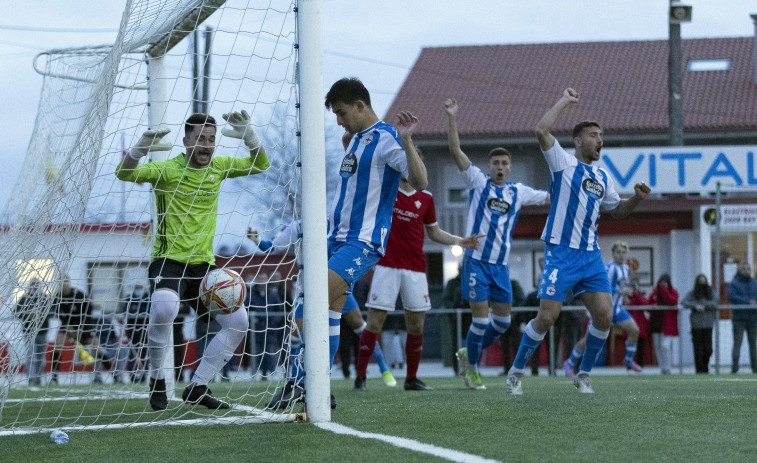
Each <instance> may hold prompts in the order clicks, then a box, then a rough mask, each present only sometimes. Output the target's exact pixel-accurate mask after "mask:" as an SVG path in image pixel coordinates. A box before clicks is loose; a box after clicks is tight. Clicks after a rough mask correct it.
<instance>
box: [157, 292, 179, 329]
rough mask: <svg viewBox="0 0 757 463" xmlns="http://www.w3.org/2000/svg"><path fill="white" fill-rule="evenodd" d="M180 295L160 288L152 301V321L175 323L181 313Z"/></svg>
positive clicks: (161, 323)
mask: <svg viewBox="0 0 757 463" xmlns="http://www.w3.org/2000/svg"><path fill="white" fill-rule="evenodd" d="M179 305H180V301H179V295H178V294H176V293H175V292H173V291H171V290H168V289H158V290H157V291H155V293H153V295H152V298H151V302H150V322H151V323H153V324H156V323H157V324H160V325H164V324H168V323H173V321H174V319H175V318H176V316H177V315H178V314H179Z"/></svg>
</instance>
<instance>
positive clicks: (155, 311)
mask: <svg viewBox="0 0 757 463" xmlns="http://www.w3.org/2000/svg"><path fill="white" fill-rule="evenodd" d="M179 303H180V302H179V295H178V294H176V293H175V292H173V291H171V290H169V289H158V290H157V291H155V293H153V295H152V298H151V302H150V324H149V325H148V327H147V346H148V348H147V349H148V352H149V354H150V369H151V370H152V377H153V378H155V379H165V374H164V373H163V360H164V359H165V357H166V346H167V344H168V339H169V338H170V336H171V332H172V330H173V321H174V320H175V319H176V315H178V314H179Z"/></svg>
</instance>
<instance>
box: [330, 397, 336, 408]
mask: <svg viewBox="0 0 757 463" xmlns="http://www.w3.org/2000/svg"><path fill="white" fill-rule="evenodd" d="M331 409H332V410H335V409H336V397H334V394H331Z"/></svg>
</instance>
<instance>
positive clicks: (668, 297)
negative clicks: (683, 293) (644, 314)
mask: <svg viewBox="0 0 757 463" xmlns="http://www.w3.org/2000/svg"><path fill="white" fill-rule="evenodd" d="M658 293H659V295H660V296H659V297H658ZM649 304H650V305H678V291H676V290H675V289H674V288H672V287H662V286H659V285H658V286H657V287H656V288H655V289H653V290H652V294H650V295H649ZM660 312H662V314H660ZM659 318H662V327H661V329H659V325H660V323H659V322H658V321H657V320H656V319H659ZM649 324H650V327H651V329H652V332H653V333H659V332H660V331H661V332H662V334H663V335H665V336H678V311H677V310H662V311H660V310H653V311H652V316H651V317H650V320H649Z"/></svg>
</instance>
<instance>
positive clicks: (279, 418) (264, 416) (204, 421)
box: [0, 393, 302, 437]
mask: <svg viewBox="0 0 757 463" xmlns="http://www.w3.org/2000/svg"><path fill="white" fill-rule="evenodd" d="M123 395H128V394H123ZM147 396H148V395H147V394H143V393H138V394H137V393H135V394H133V395H132V397H133V398H147ZM103 398H107V399H112V398H113V397H112V396H109V397H101V396H97V397H92V396H86V397H84V396H82V397H75V396H72V397H60V398H39V399H10V400H6V402H10V401H11V400H12V401H14V402H25V401H27V402H30V401H42V402H51V401H55V400H68V401H73V400H97V399H103ZM171 400H172V401H174V402H181V400H180V399H177V398H173V399H171ZM231 408H232V409H233V410H239V411H243V412H248V413H250V415H249V416H219V417H207V418H197V419H193V420H172V419H168V420H160V421H145V422H136V423H111V424H102V425H71V426H62V427H58V428H34V427H29V428H17V429H12V430H7V431H0V437H3V436H23V435H27V434H42V433H47V432H51V431H52V430H53V429H61V430H63V431H66V432H68V431H96V430H102V429H124V428H146V427H151V426H207V425H214V424H250V423H284V422H289V421H296V420H298V419H300V420H301V419H302V417H301V416H300V415H298V414H296V413H273V412H269V411H266V410H262V409H260V408H255V407H250V406H247V405H232V406H231Z"/></svg>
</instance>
